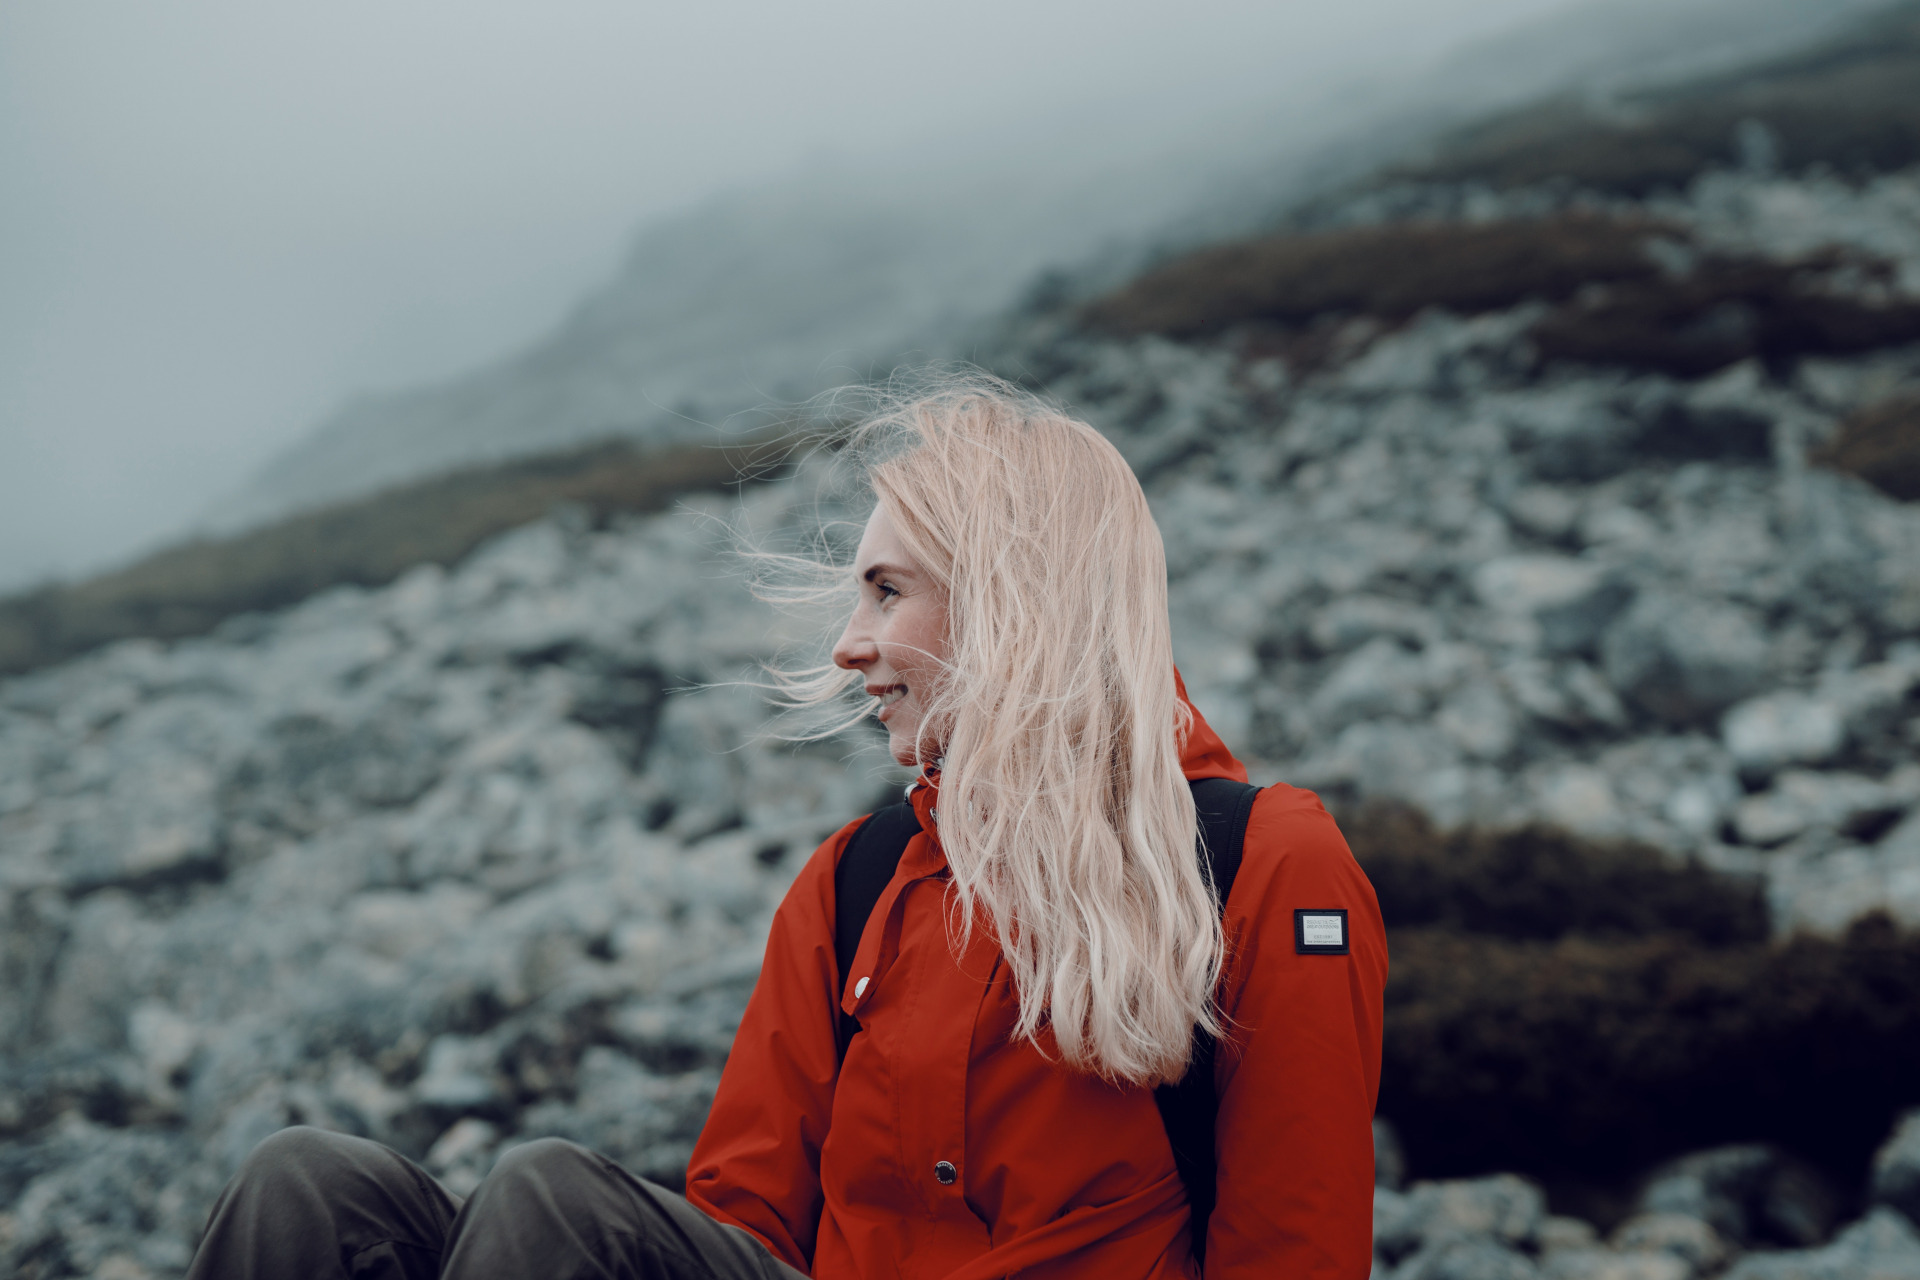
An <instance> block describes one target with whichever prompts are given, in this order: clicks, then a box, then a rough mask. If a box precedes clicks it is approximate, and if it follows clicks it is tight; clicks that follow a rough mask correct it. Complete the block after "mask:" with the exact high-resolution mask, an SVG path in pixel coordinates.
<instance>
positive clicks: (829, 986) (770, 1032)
mask: <svg viewBox="0 0 1920 1280" xmlns="http://www.w3.org/2000/svg"><path fill="white" fill-rule="evenodd" d="M858 826H859V822H858V821H855V822H851V823H848V824H847V825H846V826H845V827H843V828H841V829H840V830H839V831H838V832H836V833H835V834H834V835H833V837H832V838H831V839H829V840H828V841H827V842H826V843H825V844H823V845H821V846H820V848H819V849H817V850H816V851H815V852H814V855H813V857H812V858H810V859H808V861H807V865H806V866H805V867H804V868H802V869H801V871H800V874H799V875H798V876H797V877H796V878H795V879H794V882H793V887H792V888H791V889H789V890H788V891H787V896H786V898H785V899H784V900H782V902H781V903H780V907H779V909H778V910H777V911H776V912H775V913H774V917H773V928H772V930H771V932H770V933H769V935H768V937H767V950H766V955H765V957H764V958H763V960H762V961H761V965H760V977H759V980H758V981H757V982H755V983H754V987H753V995H752V997H751V998H750V999H749V1000H748V1001H747V1010H746V1013H745V1014H744V1015H743V1016H742V1017H741V1019H740V1030H739V1031H738V1032H737V1033H735V1035H734V1039H733V1049H732V1052H731V1053H730V1054H729V1055H728V1057H727V1065H726V1069H725V1070H724V1071H722V1072H721V1074H720V1088H719V1091H718V1092H717V1093H716V1094H715V1096H714V1099H713V1108H712V1110H710V1111H709V1112H708V1113H707V1123H706V1126H705V1127H704V1128H703V1129H702V1130H701V1131H700V1140H699V1141H698V1142H696V1143H695V1144H694V1148H693V1158H692V1160H691V1161H690V1162H689V1163H688V1166H687V1199H688V1200H689V1201H691V1202H692V1203H693V1204H694V1205H696V1206H698V1207H699V1208H700V1209H701V1210H703V1211H704V1212H705V1213H706V1214H707V1215H708V1216H709V1217H712V1218H715V1219H718V1220H719V1221H721V1222H729V1223H732V1224H733V1225H735V1226H738V1227H744V1228H745V1229H746V1230H748V1231H750V1232H752V1233H753V1234H754V1235H755V1236H758V1237H759V1238H760V1240H761V1241H762V1242H763V1243H764V1244H765V1245H766V1246H767V1247H768V1248H769V1249H771V1250H772V1251H773V1252H774V1254H775V1256H777V1257H779V1258H780V1259H781V1260H783V1261H784V1262H786V1263H787V1264H788V1265H789V1266H792V1267H795V1268H797V1269H799V1270H801V1271H808V1270H810V1269H811V1263H812V1258H813V1247H814V1239H815V1235H816V1233H817V1232H818V1230H819V1227H820V1208H821V1194H820V1147H821V1144H822V1143H823V1142H825V1141H826V1136H827V1126H828V1124H829V1123H830V1122H831V1120H832V1117H833V1087H834V1081H835V1078H836V1077H837V1076H838V1074H839V1071H840V1053H839V1046H838V1043H837V1042H836V1040H835V1038H834V1010H835V1009H836V1008H837V1007H838V1004H839V992H838V990H837V986H838V981H839V979H838V973H837V970H836V963H835V960H834V955H833V912H834V902H833V871H834V866H835V864H836V863H837V862H838V861H839V858H840V852H841V850H842V849H844V848H845V847H846V843H847V840H848V838H849V837H850V836H851V835H852V833H853V831H854V829H855V828H856V827H858Z"/></svg>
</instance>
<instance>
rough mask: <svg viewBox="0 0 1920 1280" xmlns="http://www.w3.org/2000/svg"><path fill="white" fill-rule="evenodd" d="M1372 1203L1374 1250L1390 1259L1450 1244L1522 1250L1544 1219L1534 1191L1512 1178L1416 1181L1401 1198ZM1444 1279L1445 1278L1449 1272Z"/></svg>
mask: <svg viewBox="0 0 1920 1280" xmlns="http://www.w3.org/2000/svg"><path fill="white" fill-rule="evenodd" d="M1386 1208H1387V1212H1385V1213H1384V1214H1383V1213H1382V1212H1381V1209H1382V1201H1381V1198H1380V1197H1379V1196H1377V1195H1376V1198H1375V1216H1374V1247H1375V1248H1376V1249H1378V1250H1379V1251H1380V1252H1381V1254H1382V1255H1384V1256H1386V1257H1387V1258H1390V1259H1399V1258H1401V1257H1403V1256H1405V1255H1406V1254H1409V1253H1411V1252H1413V1251H1414V1250H1415V1249H1417V1248H1422V1247H1427V1246H1432V1245H1436V1244H1439V1243H1441V1242H1445V1241H1451V1240H1473V1239H1479V1240H1483V1241H1485V1242H1487V1243H1489V1244H1494V1245H1498V1246H1499V1247H1501V1248H1503V1249H1512V1248H1517V1247H1524V1246H1526V1245H1528V1244H1530V1243H1531V1242H1532V1241H1533V1238H1534V1233H1535V1232H1537V1231H1538V1230H1539V1228H1540V1224H1541V1222H1542V1221H1543V1220H1544V1219H1545V1218H1546V1197H1545V1196H1544V1195H1543V1194H1541V1191H1540V1188H1539V1187H1537V1186H1535V1185H1534V1184H1533V1183H1531V1182H1528V1181H1526V1180H1525V1179H1523V1178H1518V1177H1515V1176H1514V1175H1512V1174H1496V1175H1495V1176H1493V1177H1490V1178H1471V1179H1463V1180H1459V1181H1453V1182H1416V1183H1415V1184H1413V1186H1412V1187H1411V1188H1409V1189H1408V1190H1407V1191H1406V1192H1405V1193H1404V1194H1402V1195H1399V1196H1396V1197H1393V1198H1392V1199H1390V1200H1388V1201H1386ZM1448 1274H1451V1272H1449V1273H1448Z"/></svg>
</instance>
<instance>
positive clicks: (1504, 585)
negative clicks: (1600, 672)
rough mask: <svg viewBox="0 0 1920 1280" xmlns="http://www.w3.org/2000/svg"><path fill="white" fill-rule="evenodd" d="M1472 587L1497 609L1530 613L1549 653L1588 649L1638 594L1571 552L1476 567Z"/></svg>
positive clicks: (1512, 558) (1523, 614) (1510, 558)
mask: <svg viewBox="0 0 1920 1280" xmlns="http://www.w3.org/2000/svg"><path fill="white" fill-rule="evenodd" d="M1473 588H1474V592H1475V594H1476V595H1478V596H1479V597H1480V599H1481V601H1482V602H1483V603H1484V604H1486V606H1487V607H1488V608H1490V609H1492V610H1494V611H1495V612H1497V613H1505V614H1508V615H1510V616H1519V617H1527V618H1531V619H1532V620H1533V622H1534V623H1535V625H1536V626H1537V627H1538V628H1539V643H1540V647H1541V648H1542V649H1544V650H1545V651H1546V652H1547V653H1549V654H1554V655H1564V654H1575V653H1583V652H1586V651H1588V650H1590V649H1591V648H1592V647H1593V644H1594V642H1595V641H1596V640H1597V639H1599V637H1600V634H1601V632H1603V631H1604V630H1605V629H1606V628H1607V626H1608V624H1609V623H1611V622H1612V621H1613V619H1614V617H1615V616H1616V615H1617V614H1618V613H1619V612H1620V611H1621V609H1623V608H1625V607H1626V605H1627V604H1628V602H1629V601H1631V600H1632V599H1633V594H1634V592H1633V587H1632V585H1631V584H1630V583H1628V582H1627V581H1626V580H1625V579H1623V578H1621V577H1620V576H1618V575H1617V574H1615V573H1613V572H1612V571H1611V570H1609V569H1607V568H1606V567H1605V566H1603V565H1600V564H1596V563H1594V562H1592V561H1587V560H1577V559H1574V558H1572V557H1570V556H1546V555H1524V556H1503V557H1501V558H1499V559H1496V560H1489V561H1488V562H1487V563H1485V564H1483V565H1481V566H1480V567H1479V568H1478V569H1476V570H1474V574H1473Z"/></svg>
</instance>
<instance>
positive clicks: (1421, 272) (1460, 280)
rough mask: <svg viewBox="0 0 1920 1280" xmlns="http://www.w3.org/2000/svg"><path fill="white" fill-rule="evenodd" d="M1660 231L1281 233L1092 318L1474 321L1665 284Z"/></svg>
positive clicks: (1134, 288) (1185, 330) (1603, 220)
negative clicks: (1586, 293)
mask: <svg viewBox="0 0 1920 1280" xmlns="http://www.w3.org/2000/svg"><path fill="white" fill-rule="evenodd" d="M1661 230H1662V228H1660V227H1659V226H1658V225H1657V224H1652V223H1647V222H1642V221H1626V220H1621V219H1616V218H1608V217H1601V216H1598V215H1593V214H1578V213H1576V214H1566V215H1562V216H1559V217H1554V218H1543V219H1538V220H1532V221H1524V222H1501V223H1491V224H1480V225H1473V224H1460V223H1392V224H1388V225H1385V226H1372V227H1351V228H1346V229H1343V230H1338V231H1324V232H1315V233H1309V234H1304V235H1298V234H1282V235H1274V236H1268V237H1265V238H1263V239H1259V240H1251V241H1246V242H1243V243H1239V244H1230V245H1223V246H1220V247H1217V248H1212V249H1203V250H1200V251H1199V252H1197V253H1192V254H1188V255H1186V256H1184V257H1181V258H1177V259H1175V260H1173V261H1172V262H1169V263H1167V264H1165V265H1164V266H1161V267H1159V268H1158V269H1156V270H1153V271H1150V272H1148V273H1147V274H1145V275H1143V276H1141V277H1140V278H1139V279H1137V280H1135V281H1134V282H1133V283H1131V284H1129V285H1127V286H1126V287H1125V288H1123V289H1121V290H1120V291H1118V292H1117V293H1114V294H1111V295H1109V296H1108V297H1106V298H1103V299H1100V300H1099V301H1097V302H1095V303H1093V304H1092V305H1091V306H1090V307H1089V308H1088V309H1087V312H1086V319H1087V322H1088V323H1089V324H1090V325H1092V326H1093V327H1095V328H1098V329H1102V330H1106V331H1108V332H1113V333H1121V334H1142V333H1164V334H1168V335H1170V336H1173V337H1180V338H1192V337H1200V336H1204V335H1206V334H1211V333H1218V332H1220V331H1221V330H1223V329H1227V328H1231V327H1233V326H1236V325H1243V324H1247V323H1249V322H1265V323H1267V324H1272V325H1281V326H1301V325H1305V324H1307V323H1309V322H1311V321H1313V320H1314V319H1315V318H1317V317H1320V316H1323V315H1329V314H1334V315H1338V314H1346V315H1366V316H1373V317H1378V318H1380V319H1385V320H1403V319H1405V318H1407V317H1408V316H1411V315H1414V314H1415V313H1416V312H1419V311H1421V310H1424V309H1425V308H1427V307H1443V308H1446V309H1447V310H1450V311H1461V312H1474V311H1488V310H1495V309H1498V308H1502V307H1509V306H1512V305H1514V304H1515V303H1518V302H1523V301H1525V300H1527V299H1529V298H1540V299H1545V300H1549V301H1554V300H1559V299H1562V298H1566V297H1568V296H1570V295H1571V294H1572V293H1573V292H1574V291H1575V290H1577V289H1579V288H1580V287H1581V286H1583V285H1588V284H1592V283H1595V282H1609V281H1629V280H1639V279H1645V278H1647V277H1650V276H1653V275H1655V274H1656V273H1657V270H1658V268H1657V267H1656V266H1655V264H1654V261H1653V259H1652V258H1650V257H1649V256H1648V255H1647V252H1646V250H1645V248H1644V242H1645V241H1646V240H1647V239H1648V238H1649V237H1650V236H1652V235H1655V234H1657V233H1659V232H1660V231H1661Z"/></svg>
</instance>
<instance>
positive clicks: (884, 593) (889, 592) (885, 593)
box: [874, 582, 900, 600]
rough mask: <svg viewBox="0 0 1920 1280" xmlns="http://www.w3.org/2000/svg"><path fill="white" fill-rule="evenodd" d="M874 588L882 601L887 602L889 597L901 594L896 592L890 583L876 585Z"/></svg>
mask: <svg viewBox="0 0 1920 1280" xmlns="http://www.w3.org/2000/svg"><path fill="white" fill-rule="evenodd" d="M874 587H875V590H877V591H879V593H880V598H881V599H882V600H885V599H886V598H887V597H889V596H897V595H899V594H900V593H899V592H898V591H895V590H894V589H893V587H892V585H891V584H889V583H885V582H880V583H875V584H874Z"/></svg>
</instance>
